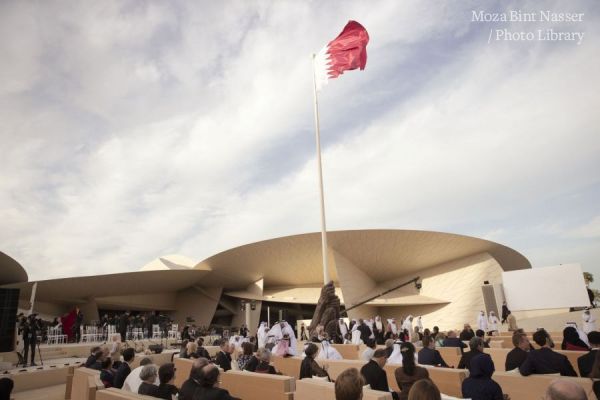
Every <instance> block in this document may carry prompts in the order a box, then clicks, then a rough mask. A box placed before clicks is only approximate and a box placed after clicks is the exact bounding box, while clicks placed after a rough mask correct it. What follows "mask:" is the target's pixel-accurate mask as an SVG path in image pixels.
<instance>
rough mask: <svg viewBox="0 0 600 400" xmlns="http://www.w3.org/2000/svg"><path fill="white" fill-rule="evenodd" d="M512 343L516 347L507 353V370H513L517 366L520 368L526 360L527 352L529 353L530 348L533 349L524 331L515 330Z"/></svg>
mask: <svg viewBox="0 0 600 400" xmlns="http://www.w3.org/2000/svg"><path fill="white" fill-rule="evenodd" d="M512 343H513V345H514V346H515V348H514V349H512V350H511V351H509V352H508V354H506V362H505V363H504V370H505V371H512V370H513V369H515V368H519V367H520V366H521V364H523V362H525V359H526V358H527V354H529V350H530V349H531V344H530V343H529V340H528V339H527V335H526V334H524V333H522V332H515V334H514V335H513V337H512Z"/></svg>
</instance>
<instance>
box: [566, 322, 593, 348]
mask: <svg viewBox="0 0 600 400" xmlns="http://www.w3.org/2000/svg"><path fill="white" fill-rule="evenodd" d="M560 348H561V349H563V350H579V351H588V350H589V349H590V348H589V346H588V345H587V344H585V342H584V341H583V340H581V338H580V337H579V332H577V329H575V328H574V327H572V326H567V327H566V328H565V329H563V341H562V344H561V345H560Z"/></svg>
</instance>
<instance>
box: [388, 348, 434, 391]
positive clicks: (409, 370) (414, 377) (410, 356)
mask: <svg viewBox="0 0 600 400" xmlns="http://www.w3.org/2000/svg"><path fill="white" fill-rule="evenodd" d="M400 353H401V354H402V366H401V367H399V368H396V370H395V371H394V376H395V377H396V383H398V387H399V388H400V394H399V398H400V400H406V399H408V392H410V388H411V387H412V385H413V383H415V382H416V381H418V380H420V379H429V372H428V371H427V369H425V368H423V367H419V366H417V365H416V363H415V346H413V344H412V343H410V342H406V343H402V344H401V345H400Z"/></svg>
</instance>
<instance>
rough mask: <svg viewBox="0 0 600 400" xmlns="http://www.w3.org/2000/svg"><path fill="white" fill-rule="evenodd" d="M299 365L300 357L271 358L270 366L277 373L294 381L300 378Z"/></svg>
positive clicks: (300, 362)
mask: <svg viewBox="0 0 600 400" xmlns="http://www.w3.org/2000/svg"><path fill="white" fill-rule="evenodd" d="M300 364H302V358H300V357H279V356H271V365H272V366H273V367H274V368H275V369H276V370H277V372H281V373H282V374H283V375H287V376H292V377H294V378H296V379H299V378H300Z"/></svg>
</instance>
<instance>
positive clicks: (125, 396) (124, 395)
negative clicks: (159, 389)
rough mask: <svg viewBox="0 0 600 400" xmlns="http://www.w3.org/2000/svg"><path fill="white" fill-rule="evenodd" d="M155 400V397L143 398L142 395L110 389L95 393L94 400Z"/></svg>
mask: <svg viewBox="0 0 600 400" xmlns="http://www.w3.org/2000/svg"><path fill="white" fill-rule="evenodd" d="M132 399H133V400H135V399H140V400H151V399H154V400H156V397H150V396H144V395H142V394H137V393H132V392H129V391H127V390H122V389H116V388H110V389H104V390H99V391H97V392H96V400H132Z"/></svg>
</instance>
